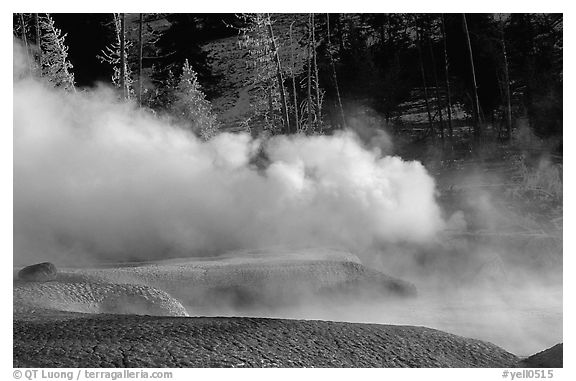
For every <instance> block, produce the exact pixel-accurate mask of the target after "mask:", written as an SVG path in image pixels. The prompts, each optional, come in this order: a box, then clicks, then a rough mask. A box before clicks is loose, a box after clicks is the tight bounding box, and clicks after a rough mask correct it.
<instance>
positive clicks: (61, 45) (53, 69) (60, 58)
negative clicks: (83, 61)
mask: <svg viewBox="0 0 576 381" xmlns="http://www.w3.org/2000/svg"><path fill="white" fill-rule="evenodd" d="M39 21H40V28H41V30H42V33H41V41H42V43H41V48H42V76H43V77H45V78H46V79H47V80H48V81H49V82H50V83H52V84H53V85H54V86H55V87H61V88H64V89H66V90H74V73H73V72H72V68H73V66H72V64H71V63H70V61H69V60H68V47H67V46H66V43H65V40H66V34H62V31H61V30H60V29H58V28H56V26H55V25H54V20H53V19H52V18H51V17H50V15H49V14H46V16H44V17H40V20H39Z"/></svg>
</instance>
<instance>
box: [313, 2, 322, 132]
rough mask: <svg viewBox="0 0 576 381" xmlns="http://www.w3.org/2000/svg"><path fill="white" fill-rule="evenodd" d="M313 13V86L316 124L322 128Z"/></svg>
mask: <svg viewBox="0 0 576 381" xmlns="http://www.w3.org/2000/svg"><path fill="white" fill-rule="evenodd" d="M314 15H315V14H314V13H312V16H311V19H312V49H313V57H314V87H315V90H316V125H317V126H319V127H320V130H322V104H321V103H320V79H319V77H318V61H317V54H316V31H315V29H316V27H315V25H314Z"/></svg>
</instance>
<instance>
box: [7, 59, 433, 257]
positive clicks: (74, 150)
mask: <svg viewBox="0 0 576 381" xmlns="http://www.w3.org/2000/svg"><path fill="white" fill-rule="evenodd" d="M19 54H20V53H19V52H18V51H17V50H15V59H14V65H15V67H14V73H15V74H14V76H15V79H14V81H15V82H14V251H15V261H16V262H22V263H29V262H32V261H36V260H38V259H40V258H41V259H42V260H61V261H67V262H70V261H83V260H95V259H102V258H106V259H116V260H127V259H157V258H161V257H164V256H168V255H169V256H200V255H210V254H213V253H219V252H222V251H225V250H229V249H240V248H258V247H265V246H270V245H303V246H332V247H341V248H346V249H350V250H354V251H356V252H360V253H361V252H363V251H366V250H368V249H370V248H373V247H378V246H382V245H386V244H388V243H396V242H423V241H426V240H430V239H432V238H433V237H434V236H435V233H436V232H437V231H438V229H441V228H442V226H443V221H442V218H441V213H440V209H439V208H438V206H437V204H436V202H435V193H434V192H435V186H434V181H433V179H432V177H430V176H429V175H428V174H427V172H426V170H425V169H424V167H423V166H422V165H421V164H420V163H418V162H405V161H402V160H401V159H400V158H398V157H389V156H385V157H383V156H382V155H381V154H380V151H379V150H378V149H374V150H371V149H369V148H368V147H365V146H363V144H362V143H361V142H360V140H359V139H358V138H357V137H356V136H355V134H354V133H352V132H340V133H337V134H335V135H333V136H292V137H286V136H278V137H273V138H270V139H268V140H266V141H264V140H259V139H253V138H252V137H250V136H249V135H248V134H229V133H223V134H221V135H219V136H217V137H215V138H214V139H212V140H210V141H208V142H202V141H200V140H199V139H197V138H196V137H194V136H193V135H192V134H191V133H190V132H189V131H186V130H183V129H180V128H178V127H175V126H172V125H170V123H169V122H167V121H165V120H162V119H161V118H158V117H156V116H153V115H151V114H150V113H148V112H146V111H142V110H139V109H137V108H136V107H135V106H134V105H133V104H130V103H120V102H118V101H117V100H115V96H114V94H113V92H112V91H110V90H107V89H96V90H86V91H78V92H76V93H66V92H63V91H60V90H57V89H53V88H50V87H49V86H47V85H45V84H43V83H41V82H40V81H38V80H34V79H32V78H29V76H25V75H23V74H24V70H23V69H22V66H21V64H22V62H23V60H21V59H19V58H18V56H19Z"/></svg>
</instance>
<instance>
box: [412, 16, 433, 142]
mask: <svg viewBox="0 0 576 381" xmlns="http://www.w3.org/2000/svg"><path fill="white" fill-rule="evenodd" d="M416 34H417V36H416V40H417V41H416V46H417V49H418V58H419V61H420V74H421V75H422V86H423V87H424V102H425V104H426V113H427V114H428V127H429V128H430V132H431V133H432V137H434V124H433V123H432V113H431V112H430V103H429V102H428V88H427V86H426V72H425V70H424V59H423V58H422V47H421V32H420V31H419V30H418V27H417V28H416Z"/></svg>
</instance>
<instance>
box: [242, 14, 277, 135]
mask: <svg viewBox="0 0 576 381" xmlns="http://www.w3.org/2000/svg"><path fill="white" fill-rule="evenodd" d="M239 18H240V19H241V21H243V23H244V24H245V25H246V26H245V27H242V28H240V36H239V43H240V46H241V47H242V48H244V49H247V50H248V55H247V61H248V64H249V65H250V69H252V70H253V78H254V79H253V82H252V86H253V87H254V88H256V89H258V90H259V93H261V94H266V97H258V98H257V99H256V100H255V102H253V103H252V109H253V114H254V117H255V119H256V120H262V121H263V122H264V129H266V130H268V131H271V132H272V133H274V134H275V133H280V132H281V128H280V127H281V125H282V120H283V119H284V116H283V115H282V114H281V112H279V111H280V110H281V108H282V100H281V99H280V94H281V89H280V84H279V82H278V64H277V61H276V53H277V51H278V49H280V45H279V43H278V44H274V48H273V41H274V40H273V39H272V38H271V36H270V29H269V24H270V19H269V17H268V16H267V15H265V14H263V13H250V14H249V13H246V14H242V15H239Z"/></svg>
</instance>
